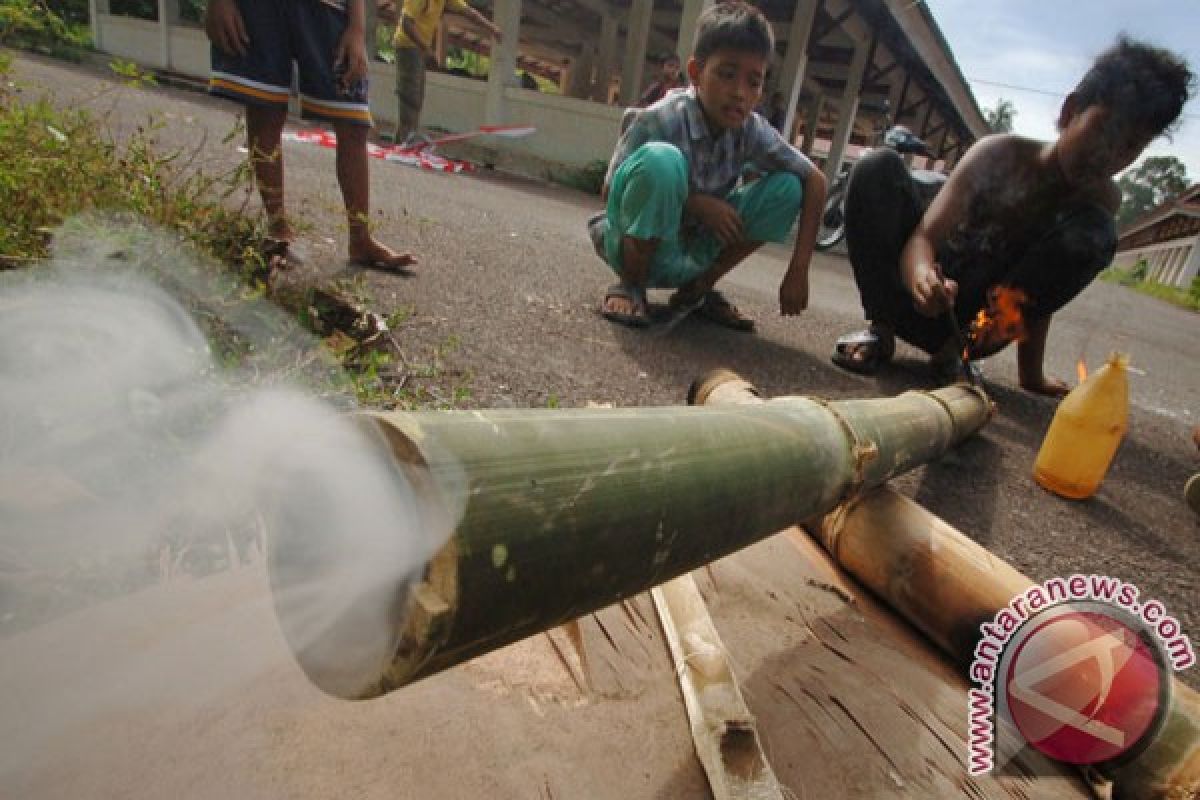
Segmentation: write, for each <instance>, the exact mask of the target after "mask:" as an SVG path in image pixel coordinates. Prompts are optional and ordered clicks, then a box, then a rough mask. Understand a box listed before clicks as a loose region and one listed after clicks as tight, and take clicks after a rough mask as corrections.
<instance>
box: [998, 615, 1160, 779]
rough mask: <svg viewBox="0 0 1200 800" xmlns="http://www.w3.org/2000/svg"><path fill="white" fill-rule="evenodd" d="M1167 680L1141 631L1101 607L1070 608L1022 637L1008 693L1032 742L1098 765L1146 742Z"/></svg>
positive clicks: (1051, 752)
mask: <svg viewBox="0 0 1200 800" xmlns="http://www.w3.org/2000/svg"><path fill="white" fill-rule="evenodd" d="M1165 680H1166V679H1165V678H1164V676H1163V673H1162V670H1161V668H1160V665H1159V662H1158V660H1157V659H1156V658H1155V653H1154V651H1153V650H1152V649H1151V647H1150V646H1149V645H1148V644H1147V643H1146V642H1145V641H1144V640H1143V639H1142V637H1141V636H1139V635H1138V633H1137V631H1135V630H1134V629H1132V628H1130V627H1129V626H1127V625H1126V624H1125V623H1123V622H1121V621H1119V620H1117V619H1113V617H1112V616H1110V615H1108V614H1105V613H1103V612H1100V611H1081V610H1066V611H1064V613H1062V614H1058V615H1056V616H1054V617H1052V618H1050V619H1048V620H1046V621H1043V622H1040V623H1039V624H1037V626H1036V627H1035V628H1033V629H1032V630H1031V631H1030V633H1029V635H1028V636H1026V637H1024V639H1023V641H1021V643H1020V645H1019V646H1018V648H1017V650H1016V651H1015V652H1014V654H1013V656H1012V660H1011V661H1010V662H1009V665H1008V670H1007V673H1006V675H1005V693H1006V695H1007V700H1008V708H1009V713H1010V715H1011V717H1012V720H1013V723H1014V724H1015V725H1016V726H1017V729H1018V730H1019V731H1020V732H1021V735H1022V736H1024V737H1025V740H1026V741H1027V742H1029V743H1030V744H1031V745H1033V746H1034V747H1035V748H1037V749H1038V750H1040V751H1041V752H1043V753H1045V754H1046V755H1048V756H1050V757H1051V758H1054V759H1057V760H1059V761H1065V762H1067V763H1070V764H1096V763H1099V762H1102V761H1108V760H1110V759H1113V758H1116V757H1117V756H1120V755H1121V754H1123V753H1126V752H1128V751H1129V750H1130V749H1131V748H1133V747H1134V746H1135V745H1137V744H1138V743H1139V742H1140V741H1141V740H1142V738H1143V737H1144V736H1145V735H1146V732H1147V731H1148V730H1150V728H1151V726H1152V725H1153V724H1154V723H1155V722H1156V720H1158V719H1159V712H1160V709H1161V708H1162V705H1163V702H1162V690H1163V688H1164V681H1165Z"/></svg>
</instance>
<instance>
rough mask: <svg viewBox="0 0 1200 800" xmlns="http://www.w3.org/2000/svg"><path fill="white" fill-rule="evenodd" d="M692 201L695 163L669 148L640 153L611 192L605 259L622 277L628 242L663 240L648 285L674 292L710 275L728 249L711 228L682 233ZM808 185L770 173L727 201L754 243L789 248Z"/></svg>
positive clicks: (621, 170)
mask: <svg viewBox="0 0 1200 800" xmlns="http://www.w3.org/2000/svg"><path fill="white" fill-rule="evenodd" d="M687 196H688V165H687V159H686V158H684V156H683V153H681V152H680V151H679V148H677V147H675V146H674V145H672V144H667V143H666V142H650V143H648V144H645V145H643V146H641V147H639V148H638V149H637V150H635V151H634V152H633V154H632V155H631V156H629V158H627V159H625V161H624V162H622V163H621V166H620V167H618V168H617V171H616V173H615V174H614V175H613V178H612V185H611V186H609V192H608V207H607V209H606V221H607V230H605V231H603V236H604V241H603V245H604V260H605V261H607V262H608V265H609V266H610V267H612V268H613V270H614V271H616V272H617V273H618V274H620V272H621V239H622V237H625V236H632V237H634V238H635V239H658V240H659V245H658V249H657V250H656V251H655V253H654V261H653V262H652V263H651V265H650V275H649V279H648V281H647V286H649V287H650V288H657V289H673V288H678V287H680V286H683V285H684V284H686V283H688V282H690V281H691V280H693V279H695V278H697V277H699V276H700V275H702V274H704V273H705V272H707V271H708V269H709V267H711V266H712V263H713V261H714V260H715V259H716V257H717V255H718V254H719V253H720V252H721V244H720V242H719V241H718V240H717V238H716V236H714V235H713V233H712V232H711V231H709V230H707V229H705V228H699V229H697V230H694V231H693V230H692V229H691V226H689V230H688V231H687V233H686V234H684V235H681V227H682V221H683V206H684V203H685V202H686V201H687ZM803 197H804V186H803V184H802V183H801V182H800V179H799V178H798V177H797V176H795V175H793V174H791V173H789V172H777V173H773V174H770V175H764V176H763V177H761V178H759V179H758V180H756V181H754V182H752V183H750V184H746V185H743V186H740V187H738V188H737V189H734V190H733V191H732V192H730V193H729V194H728V195H727V196H726V197H725V198H724V199H725V201H726V202H728V203H729V204H730V205H732V206H733V207H734V208H735V209H737V212H738V215H739V216H740V217H741V218H742V227H743V230H744V231H745V235H746V239H747V240H748V241H751V242H782V241H783V240H784V239H786V238H787V235H788V231H789V230H791V227H792V224H793V223H794V222H795V221H796V217H797V216H799V214H800V204H801V201H802V200H803Z"/></svg>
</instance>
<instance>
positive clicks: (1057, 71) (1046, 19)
mask: <svg viewBox="0 0 1200 800" xmlns="http://www.w3.org/2000/svg"><path fill="white" fill-rule="evenodd" d="M920 1H921V0H917V2H920ZM924 2H925V3H926V5H927V7H928V8H929V9H930V11H932V13H933V16H934V19H936V20H937V23H938V27H940V28H941V29H942V34H943V35H944V36H945V37H946V41H947V42H949V43H950V49H951V50H952V51H953V52H954V57H955V59H956V60H957V61H958V66H959V68H960V69H961V70H962V73H963V75H965V76H966V78H967V81H968V82H969V83H970V84H971V90H972V91H973V92H974V93H975V99H976V100H977V101H978V102H979V107H980V108H981V109H989V108H994V107H995V105H996V102H997V101H998V100H999V99H1001V98H1003V99H1005V100H1008V101H1010V102H1011V103H1012V104H1013V106H1014V107H1015V108H1016V110H1017V116H1016V119H1015V120H1014V124H1013V131H1014V132H1015V133H1019V134H1022V135H1025V136H1030V137H1033V138H1035V139H1051V138H1054V136H1055V135H1056V131H1055V126H1054V123H1055V121H1056V120H1057V118H1058V110H1059V108H1060V106H1061V105H1062V101H1063V98H1064V97H1065V96H1066V95H1067V93H1068V92H1070V91H1071V89H1073V88H1074V87H1075V84H1076V83H1077V82H1078V81H1079V79H1080V78H1081V77H1082V76H1083V74H1084V73H1085V72H1086V71H1087V69H1088V67H1089V66H1091V63H1092V60H1093V59H1094V58H1095V57H1096V56H1097V55H1099V54H1100V53H1101V52H1102V51H1104V50H1105V49H1106V48H1107V47H1108V46H1109V45H1111V44H1112V43H1113V41H1114V40H1115V39H1116V37H1117V34H1118V33H1120V32H1122V31H1124V32H1126V33H1128V34H1130V35H1131V36H1133V37H1134V38H1137V39H1144V40H1146V41H1149V42H1151V43H1153V44H1156V45H1159V46H1161V47H1166V48H1168V49H1170V50H1172V51H1174V52H1176V53H1178V54H1180V55H1182V56H1183V57H1184V58H1186V59H1187V60H1188V62H1189V64H1190V65H1191V68H1192V71H1193V72H1197V73H1200V2H1196V0H1137V2H1134V1H1133V0H924ZM1013 87H1021V88H1013ZM1183 113H1184V118H1183V121H1182V125H1181V126H1180V127H1179V129H1178V130H1177V131H1175V132H1174V133H1173V134H1172V136H1171V139H1167V138H1165V137H1160V138H1159V139H1157V140H1155V142H1154V143H1153V144H1151V145H1150V147H1149V148H1148V149H1147V150H1146V152H1145V156H1162V155H1173V156H1175V157H1176V158H1178V159H1179V160H1180V161H1182V162H1184V164H1186V165H1187V174H1188V181H1189V183H1198V182H1200V99H1196V98H1193V99H1192V100H1191V102H1189V103H1188V105H1187V106H1186V107H1184V110H1183ZM1145 156H1144V157H1145ZM1135 166H1136V164H1135Z"/></svg>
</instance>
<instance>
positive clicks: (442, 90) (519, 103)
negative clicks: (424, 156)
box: [97, 14, 623, 167]
mask: <svg viewBox="0 0 1200 800" xmlns="http://www.w3.org/2000/svg"><path fill="white" fill-rule="evenodd" d="M97 25H98V26H102V27H103V30H102V31H100V40H101V41H103V42H104V47H105V50H106V51H107V52H109V53H111V54H112V55H114V56H118V57H120V58H123V59H128V60H130V61H134V62H137V63H139V64H142V65H145V66H149V67H156V68H160V69H170V70H173V71H175V72H178V73H181V74H184V75H189V76H192V77H196V78H207V77H208V73H209V49H208V40H207V38H206V37H205V35H204V32H203V31H202V30H200V29H198V28H194V27H190V26H171V27H170V29H169V34H170V39H169V41H170V51H171V57H170V62H171V63H170V64H164V63H162V41H163V40H162V31H161V29H160V27H159V24H158V23H157V22H150V21H146V20H139V19H132V18H129V17H121V16H114V15H110V14H98V15H97ZM395 86H396V76H395V68H394V67H393V66H392V65H390V64H384V63H382V62H372V64H371V98H370V102H371V113H372V114H373V115H374V116H375V119H376V122H377V123H378V124H381V125H384V126H386V125H390V124H392V123H394V122H395V119H396V94H395ZM486 93H487V82H486V81H480V80H473V79H471V78H463V77H460V76H457V75H447V74H444V73H430V74H429V76H428V79H427V81H426V87H425V107H424V109H423V110H422V113H421V124H422V125H428V126H431V127H437V128H443V129H445V130H449V131H468V130H471V129H473V128H478V127H479V126H480V125H483V124H484V122H485V120H484V97H485V95H486ZM505 105H506V108H507V112H506V116H507V119H506V120H505V124H510V125H532V126H534V127H535V128H537V133H534V134H532V135H530V136H526V137H522V138H514V139H507V138H501V137H490V138H488V139H487V140H486V144H487V146H488V147H490V148H493V149H495V150H497V151H500V152H512V153H514V154H519V155H522V156H527V157H532V158H535V159H542V160H545V161H548V162H554V163H559V164H566V165H569V166H576V167H582V166H586V165H587V164H588V163H589V162H592V161H597V160H599V161H607V160H608V158H609V156H610V155H611V154H612V149H613V146H614V145H615V144H616V141H617V133H618V131H619V128H620V124H621V114H622V111H623V109H621V108H618V107H616V106H607V105H602V104H599V103H593V102H590V101H587V100H577V99H575V98H571V97H562V96H560V95H551V94H542V93H540V92H535V91H532V90H529V89H520V88H508V89H506V90H505Z"/></svg>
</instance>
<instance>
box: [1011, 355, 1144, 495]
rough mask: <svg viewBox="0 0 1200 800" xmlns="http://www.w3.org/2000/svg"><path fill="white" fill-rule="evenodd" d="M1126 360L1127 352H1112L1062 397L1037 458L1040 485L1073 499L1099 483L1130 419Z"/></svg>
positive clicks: (1035, 468) (1035, 466)
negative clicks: (1101, 364)
mask: <svg viewBox="0 0 1200 800" xmlns="http://www.w3.org/2000/svg"><path fill="white" fill-rule="evenodd" d="M1128 365H1129V358H1128V356H1126V355H1124V354H1122V353H1113V354H1112V355H1110V356H1109V357H1108V363H1107V364H1105V365H1104V366H1103V367H1101V368H1100V369H1098V370H1097V371H1096V372H1095V373H1093V374H1092V375H1091V376H1089V377H1088V379H1087V380H1085V381H1084V382H1083V383H1081V384H1079V385H1078V386H1076V387H1075V388H1074V389H1072V390H1071V393H1070V394H1068V395H1067V396H1066V397H1065V398H1063V401H1062V403H1060V404H1059V406H1058V411H1056V412H1055V414H1054V419H1053V420H1052V421H1051V422H1050V430H1048V431H1046V438H1045V439H1044V440H1043V441H1042V449H1041V450H1040V451H1038V456H1037V461H1035V462H1034V464H1033V477H1034V479H1035V480H1037V482H1038V483H1040V484H1041V485H1042V486H1044V487H1045V488H1047V489H1049V490H1050V491H1052V492H1054V493H1055V494H1060V495H1062V496H1063V497H1069V498H1071V499H1074V500H1082V499H1083V498H1085V497H1091V496H1092V495H1093V494H1095V492H1096V490H1097V489H1098V488H1100V482H1101V481H1103V480H1104V474H1105V473H1106V472H1108V465H1109V464H1111V463H1112V460H1113V456H1114V455H1116V453H1117V447H1118V446H1120V444H1121V439H1122V438H1124V436H1125V431H1126V429H1127V428H1128V424H1129V422H1128V420H1129V381H1128V378H1127V375H1126V370H1125V368H1126V367H1127V366H1128Z"/></svg>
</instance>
